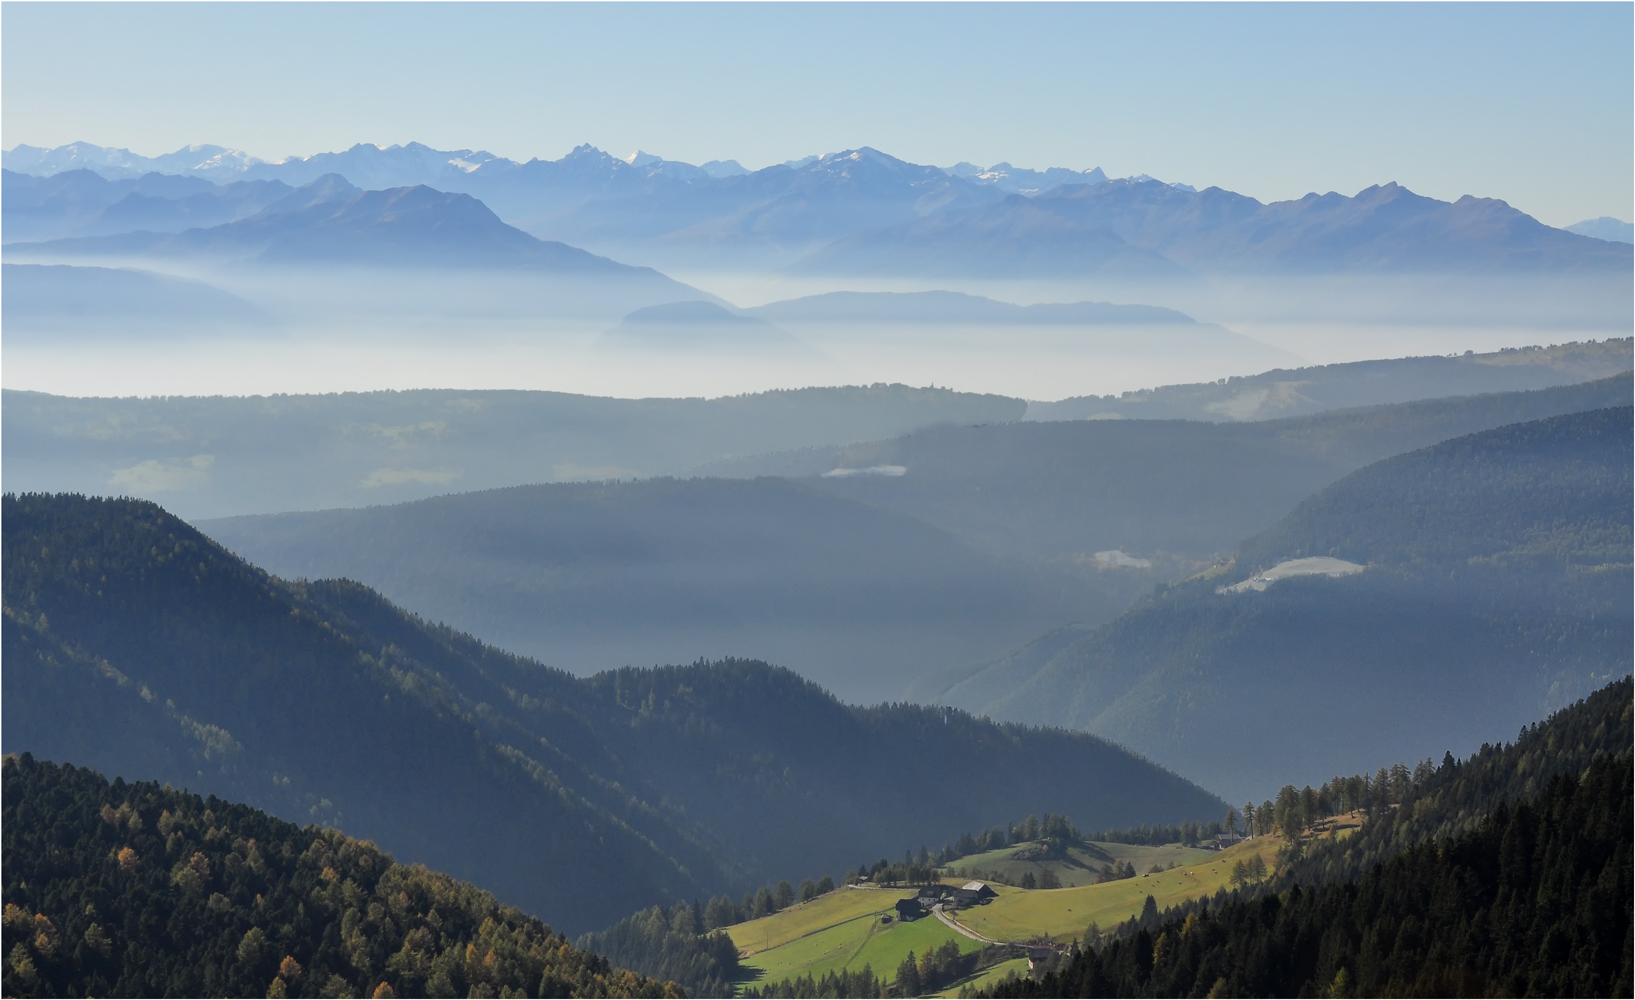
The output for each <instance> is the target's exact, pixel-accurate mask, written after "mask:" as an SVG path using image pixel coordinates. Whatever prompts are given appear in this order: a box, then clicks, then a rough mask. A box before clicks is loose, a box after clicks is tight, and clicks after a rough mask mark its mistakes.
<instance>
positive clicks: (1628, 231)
mask: <svg viewBox="0 0 1635 1000" xmlns="http://www.w3.org/2000/svg"><path fill="white" fill-rule="evenodd" d="M1567 232H1569V233H1577V234H1578V235H1580V236H1593V237H1595V238H1596V239H1598V240H1607V241H1608V242H1612V243H1635V223H1629V222H1624V221H1623V220H1622V219H1614V218H1612V217H1611V216H1609V215H1603V216H1601V217H1600V218H1599V219H1585V220H1584V221H1583V222H1575V223H1573V224H1572V225H1570V226H1568V227H1567Z"/></svg>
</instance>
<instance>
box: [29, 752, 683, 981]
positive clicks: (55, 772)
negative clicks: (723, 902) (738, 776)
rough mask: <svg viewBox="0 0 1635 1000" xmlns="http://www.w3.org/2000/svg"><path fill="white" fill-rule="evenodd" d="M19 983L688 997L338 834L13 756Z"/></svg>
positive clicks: (485, 896)
mask: <svg viewBox="0 0 1635 1000" xmlns="http://www.w3.org/2000/svg"><path fill="white" fill-rule="evenodd" d="M4 780H5V825H4V829H5V854H6V875H5V947H6V951H7V956H8V957H7V961H6V966H5V986H4V989H5V993H6V995H7V996H34V997H58V996H64V997H67V996H195V997H203V996H214V997H235V996H236V997H245V996H251V997H253V996H268V997H284V996H290V997H302V996H323V997H356V996H374V997H409V996H459V995H461V994H462V993H465V994H467V995H470V994H477V995H479V996H481V995H500V996H541V997H679V996H683V995H684V994H683V993H682V992H681V990H680V989H679V988H678V987H677V986H676V985H675V984H673V983H668V984H667V983H663V982H658V981H654V980H652V979H648V978H646V977H643V976H639V975H636V974H635V973H631V972H626V971H624V970H620V969H614V968H612V967H611V966H610V965H609V964H608V962H607V960H606V959H602V958H598V957H597V956H595V955H592V954H590V953H588V952H585V951H582V950H580V949H576V948H574V947H573V946H572V945H570V944H569V943H568V941H567V940H566V939H565V938H563V937H562V936H561V935H560V934H555V933H553V932H552V931H551V928H549V927H547V926H545V925H544V924H542V923H540V921H539V920H538V919H537V918H534V917H530V916H528V915H527V914H524V913H523V912H521V911H520V910H517V909H516V908H515V907H510V906H505V905H502V904H501V903H500V902H499V901H498V900H496V899H495V898H494V897H493V895H491V894H490V893H487V892H484V891H482V890H481V889H478V888H477V887H476V886H473V885H470V884H468V883H464V882H460V881H459V880H457V879H452V878H449V877H448V876H447V875H442V874H439V873H437V872H432V871H428V870H426V869H425V868H424V867H421V866H419V865H400V864H397V863H396V862H395V861H394V860H393V859H392V857H391V856H390V855H388V854H386V853H384V852H383V851H381V850H380V849H379V848H378V847H376V846H375V845H373V844H371V843H368V842H366V841H358V840H354V839H353V838H351V837H348V836H346V835H345V834H343V833H341V832H340V831H338V830H329V829H320V828H319V827H317V826H312V825H309V826H306V827H304V828H303V827H298V826H295V825H294V824H291V823H286V822H283V821H282V820H277V819H274V818H273V817H271V816H268V815H267V814H266V813H264V812H261V811H260V810H257V809H252V808H250V807H248V806H243V805H237V804H234V803H230V802H225V801H223V800H221V799H218V798H216V797H215V796H211V797H209V798H208V799H204V798H200V797H199V796H197V795H191V794H188V793H187V792H183V791H178V790H176V789H173V788H170V787H168V786H166V787H163V788H161V787H160V786H159V785H158V784H156V783H154V782H151V781H149V782H133V783H126V782H125V781H122V780H115V781H114V782H113V784H111V785H110V784H109V783H108V781H107V780H106V779H105V778H103V777H102V776H101V775H99V774H96V773H95V772H93V771H90V770H89V769H86V768H75V767H73V766H71V765H62V766H59V765H56V764H52V763H48V762H45V761H38V760H35V759H34V758H33V757H32V756H31V755H28V754H23V755H21V756H11V755H8V756H7V757H6V758H5V763H4Z"/></svg>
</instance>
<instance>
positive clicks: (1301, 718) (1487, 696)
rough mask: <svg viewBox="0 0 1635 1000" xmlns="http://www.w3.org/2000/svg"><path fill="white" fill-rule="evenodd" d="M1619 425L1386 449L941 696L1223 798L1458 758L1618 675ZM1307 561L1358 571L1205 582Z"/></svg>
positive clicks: (1623, 653) (1626, 446)
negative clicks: (1212, 558)
mask: <svg viewBox="0 0 1635 1000" xmlns="http://www.w3.org/2000/svg"><path fill="white" fill-rule="evenodd" d="M1630 424H1631V415H1630V410H1629V408H1628V407H1620V408H1614V409H1605V410H1593V411H1589V412H1584V413H1577V414H1570V415H1566V416H1561V417H1553V418H1548V419H1545V420H1540V421H1536V422H1532V423H1526V424H1517V425H1510V426H1505V427H1500V428H1497V429H1494V430H1491V431H1485V432H1482V433H1479V434H1475V435H1472V436H1469V437H1463V438H1455V439H1453V440H1450V441H1446V442H1443V443H1441V444H1438V445H1435V446H1433V447H1430V448H1426V449H1423V450H1420V451H1415V452H1411V453H1408V454H1404V455H1399V456H1397V457H1394V458H1390V459H1386V460H1385V461H1383V462H1380V463H1378V464H1376V465H1371V466H1369V467H1367V468H1365V469H1362V470H1360V471H1358V472H1356V473H1354V474H1352V475H1351V476H1348V477H1347V478H1345V479H1343V480H1341V481H1339V482H1337V483H1335V484H1334V485H1332V486H1330V487H1329V488H1327V489H1326V490H1324V491H1322V492H1321V493H1319V494H1317V495H1316V496H1315V497H1313V498H1311V499H1309V500H1307V501H1306V502H1305V503H1303V504H1301V505H1300V506H1299V507H1297V508H1296V510H1295V511H1294V512H1293V513H1292V514H1290V515H1289V516H1288V517H1287V518H1285V519H1284V520H1283V521H1281V522H1280V523H1279V524H1277V525H1275V526H1274V527H1272V528H1271V529H1270V530H1268V531H1267V532H1266V533H1264V534H1263V535H1261V536H1259V537H1257V538H1255V539H1252V540H1251V541H1249V542H1247V543H1245V545H1244V547H1243V550H1242V551H1241V552H1240V553H1239V556H1238V559H1237V561H1236V562H1235V563H1233V564H1232V565H1231V566H1230V567H1229V568H1228V569H1227V571H1226V572H1225V573H1224V574H1218V575H1213V576H1210V577H1206V578H1201V579H1197V580H1193V581H1189V582H1187V583H1184V584H1181V585H1179V586H1176V587H1173V588H1170V589H1169V590H1168V591H1167V592H1162V593H1158V594H1155V595H1154V596H1153V597H1152V598H1151V599H1149V600H1146V601H1143V602H1141V603H1139V604H1138V605H1136V606H1135V607H1134V608H1132V609H1131V610H1130V611H1128V612H1126V613H1125V615H1123V616H1122V617H1121V618H1120V619H1118V620H1117V621H1115V622H1113V623H1110V624H1108V625H1105V626H1102V627H1100V628H1085V627H1075V628H1072V629H1066V630H1063V631H1061V632H1058V633H1056V634H1054V635H1051V636H1048V637H1046V638H1044V639H1042V640H1040V641H1038V642H1036V643H1034V644H1032V645H1030V646H1028V647H1026V648H1024V649H1022V650H1019V651H1018V652H1016V653H1015V654H1013V655H1012V656H1011V657H1008V658H1006V659H1004V660H1001V661H998V662H997V663H995V664H994V665H992V666H991V667H989V668H987V669H986V670H984V671H980V672H977V673H975V674H974V675H972V676H970V677H968V678H967V679H965V680H964V681H962V682H961V683H957V684H955V685H954V686H953V687H952V688H951V689H949V690H948V691H946V692H945V694H944V696H943V697H944V699H945V700H946V702H947V703H950V704H956V705H964V706H967V707H969V708H971V709H973V710H976V711H981V712H985V713H988V714H991V715H993V716H995V717H998V718H1010V719H1027V720H1029V721H1033V722H1038V723H1045V724H1054V725H1065V726H1071V727H1082V728H1085V729H1088V730H1090V731H1092V732H1097V733H1100V734H1102V735H1105V736H1108V737H1109V738H1112V739H1117V740H1120V741H1123V742H1125V743H1126V744H1127V745H1129V746H1132V747H1135V748H1136V749H1138V750H1140V751H1141V752H1143V753H1146V754H1148V755H1150V756H1152V757H1153V758H1154V759H1156V760H1159V761H1161V762H1164V763H1166V764H1168V765H1169V766H1172V767H1177V768H1180V769H1182V770H1184V771H1186V772H1187V773H1189V774H1194V775H1198V776H1201V777H1202V778H1203V779H1204V780H1206V781H1209V782H1212V783H1214V784H1215V785H1217V786H1218V787H1220V788H1222V789H1223V791H1224V792H1225V793H1226V794H1227V795H1228V796H1230V797H1233V798H1239V797H1243V796H1245V795H1250V796H1258V795H1260V794H1263V792H1262V790H1263V789H1265V788H1268V787H1271V786H1273V785H1276V784H1281V783H1284V782H1287V781H1291V780H1292V781H1295V782H1296V783H1297V784H1298V783H1301V782H1311V783H1313V784H1316V783H1317V782H1319V781H1321V780H1324V775H1329V774H1332V773H1343V772H1344V771H1345V770H1346V768H1347V767H1349V766H1351V765H1350V764H1348V762H1351V761H1356V760H1360V759H1383V758H1385V757H1387V756H1408V755H1411V756H1414V757H1420V756H1430V755H1434V754H1439V753H1440V752H1441V751H1442V750H1444V749H1450V748H1451V749H1453V750H1455V751H1456V752H1458V751H1465V750H1469V749H1470V748H1472V747H1474V746H1476V745H1477V744H1478V743H1480V742H1485V741H1487V740H1488V739H1490V738H1491V736H1490V734H1491V733H1493V732H1495V731H1505V730H1507V729H1514V728H1515V727H1516V726H1519V725H1523V724H1525V723H1526V722H1527V721H1529V720H1530V719H1533V718H1536V717H1537V716H1539V715H1540V714H1542V713H1543V712H1544V711H1546V710H1548V709H1549V708H1551V707H1556V706H1560V705H1563V704H1565V703H1567V702H1569V701H1571V700H1572V699H1574V698H1577V697H1581V696H1582V695H1584V694H1586V693H1588V692H1589V691H1590V690H1593V689H1594V688H1596V687H1599V686H1601V685H1603V684H1605V683H1607V682H1608V681H1609V680H1612V679H1616V678H1617V677H1620V676H1627V675H1628V674H1629V672H1630V645H1631V641H1632V638H1635V637H1632V634H1631V629H1630V621H1629V615H1628V608H1629V603H1630V600H1631V596H1632V595H1631V589H1630V560H1631V551H1630V528H1629V524H1630V516H1631V507H1630V502H1631V501H1630V493H1631V486H1630V482H1631V480H1630V476H1631V461H1630V440H1631V439H1630ZM1313 555H1321V556H1329V557H1336V558H1344V559H1348V560H1352V561H1355V562H1358V563H1362V564H1365V565H1366V566H1367V569H1366V570H1364V571H1363V572H1361V573H1359V574H1356V575H1353V576H1348V577H1344V578H1340V579H1328V578H1324V577H1321V576H1317V577H1306V578H1299V577H1297V578H1293V579H1285V580H1282V581H1280V582H1275V583H1273V584H1271V585H1270V586H1269V587H1267V588H1266V589H1265V590H1264V591H1263V592H1255V591H1252V590H1251V591H1247V592H1241V593H1225V592H1220V591H1219V590H1218V588H1219V587H1221V586H1222V585H1223V584H1230V583H1233V582H1235V581H1237V580H1240V579H1246V578H1248V577H1249V576H1251V575H1252V574H1255V573H1259V572H1261V571H1262V570H1263V569H1265V568H1266V567H1268V566H1270V565H1272V564H1274V563H1276V562H1278V561H1280V560H1286V559H1290V558H1296V557H1306V556H1313ZM1291 747H1298V752H1297V753H1296V752H1293V751H1291ZM1296 772H1298V773H1296Z"/></svg>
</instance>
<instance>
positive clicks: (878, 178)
mask: <svg viewBox="0 0 1635 1000" xmlns="http://www.w3.org/2000/svg"><path fill="white" fill-rule="evenodd" d="M3 162H4V164H5V168H6V169H7V170H8V171H13V172H18V173H29V174H35V175H41V176H50V175H57V174H61V173H64V172H70V171H74V170H85V171H92V172H97V173H99V174H100V175H101V176H104V177H107V178H112V179H115V181H116V182H117V183H119V184H132V183H137V182H140V183H143V184H148V185H149V187H152V186H153V183H154V182H151V181H149V180H147V179H146V177H145V176H144V174H143V173H142V172H143V171H147V172H149V173H151V172H154V171H158V172H162V173H167V174H180V175H184V176H186V177H188V178H189V179H192V180H198V179H200V178H208V179H210V180H213V181H229V182H254V181H265V182H274V181H276V182H280V183H282V184H285V185H290V186H292V187H294V186H304V185H307V184H310V183H313V182H314V181H317V180H318V179H319V178H320V177H323V176H325V175H328V174H337V175H340V176H343V177H345V178H346V179H347V181H348V182H350V183H351V184H354V185H357V186H359V187H362V188H368V189H371V190H392V189H396V188H400V187H416V186H425V187H430V188H432V189H434V190H438V191H443V192H448V193H462V194H469V195H471V196H472V197H475V198H478V199H481V200H482V201H483V202H484V203H485V204H486V205H488V206H489V207H490V208H492V209H493V211H494V212H495V213H497V215H498V216H499V217H500V218H503V219H504V220H506V221H507V222H508V223H510V224H512V225H514V226H516V227H518V228H520V229H523V230H525V231H527V232H529V233H532V234H534V235H535V236H538V237H541V238H543V239H547V240H555V241H561V242H565V243H568V244H571V245H573V246H578V247H586V248H589V249H591V250H594V251H596V252H597V253H601V254H611V255H613V256H615V257H619V258H621V259H627V260H641V261H644V262H648V263H653V264H657V265H660V266H674V265H677V264H686V265H688V266H692V267H703V268H733V269H742V268H755V269H760V270H765V269H767V268H769V267H789V268H792V269H793V270H795V271H797V272H799V273H806V274H830V275H842V276H852V275H880V274H893V275H912V276H949V277H955V276H960V277H989V278H1008V277H1018V276H1029V277H1084V276H1093V275H1101V276H1107V277H1122V278H1142V279H1165V280H1173V279H1183V278H1186V277H1187V276H1189V275H1195V274H1358V273H1366V274H1381V273H1388V274H1399V273H1422V272H1430V273H1450V274H1470V273H1489V272H1500V273H1518V272H1540V273H1551V274H1559V273H1588V274H1598V275H1599V274H1611V275H1615V276H1616V275H1619V274H1622V275H1624V276H1626V277H1627V273H1628V272H1629V270H1630V267H1631V255H1630V248H1629V246H1628V245H1627V244H1609V243H1608V241H1606V240H1605V239H1596V238H1592V237H1590V236H1579V235H1577V234H1576V233H1569V232H1566V231H1564V230H1559V229H1552V228H1550V227H1548V226H1544V225H1543V224H1541V223H1539V222H1537V221H1536V220H1534V219H1532V218H1531V217H1529V216H1527V215H1525V214H1523V213H1521V212H1518V211H1516V210H1515V209H1513V208H1511V207H1510V206H1508V205H1506V204H1505V203H1504V202H1501V201H1496V200H1494V199H1486V198H1475V197H1468V196H1467V197H1465V198H1461V199H1460V200H1459V201H1457V202H1454V203H1448V202H1442V201H1437V200H1434V199H1430V198H1424V197H1420V196H1418V195H1414V194H1413V193H1412V192H1409V191H1408V190H1407V189H1405V188H1402V187H1400V186H1398V185H1396V184H1384V185H1380V186H1376V187H1370V188H1368V189H1366V190H1364V191H1362V192H1359V193H1358V194H1357V195H1356V196H1355V197H1345V196H1342V195H1339V194H1335V193H1332V192H1331V193H1329V194H1325V195H1317V194H1311V195H1307V196H1306V197H1305V198H1302V199H1299V200H1296V201H1288V202H1277V203H1273V204H1262V203H1260V202H1258V201H1256V200H1254V199H1252V198H1248V197H1245V196H1243V195H1238V194H1233V193H1232V192H1229V191H1223V190H1221V189H1219V188H1209V189H1207V190H1203V191H1195V190H1193V189H1192V188H1190V187H1188V186H1186V185H1176V184H1165V183H1162V182H1159V181H1154V180H1151V179H1149V178H1145V177H1139V178H1126V179H1123V180H1108V179H1107V178H1106V176H1105V174H1103V173H1102V172H1101V171H1099V170H1092V171H1082V172H1081V171H1070V170H1063V169H1059V168H1053V169H1050V170H1045V171H1028V170H1020V169H1018V168H1015V167H1012V166H1010V165H1009V164H996V165H995V166H994V167H992V168H989V169H986V170H983V169H980V168H977V167H975V166H973V165H970V164H960V165H958V166H956V167H953V168H950V169H947V170H944V169H940V168H937V167H931V166H922V165H917V164H912V163H908V162H905V161H903V160H899V159H897V158H895V157H892V156H889V155H887V154H885V153H882V152H880V151H878V150H875V149H870V148H867V147H862V148H859V149H854V150H844V151H841V152H838V153H832V154H828V155H824V156H820V157H811V158H808V159H806V160H800V161H792V162H791V163H789V164H780V165H777V166H772V167H766V168H764V169H761V170H757V171H753V172H741V171H740V170H735V169H732V168H730V167H727V166H725V165H724V164H721V163H714V164H712V165H711V167H712V169H708V170H706V169H704V168H702V167H697V166H693V165H691V164H686V163H679V162H676V161H672V160H664V159H662V158H658V157H652V156H648V155H646V154H641V155H636V156H633V157H630V158H628V159H620V158H617V157H614V156H610V155H608V154H607V153H604V152H602V151H600V150H597V149H594V148H593V147H590V146H580V147H578V148H576V149H574V150H573V151H572V152H570V153H568V154H567V155H566V156H564V157H562V158H561V159H559V160H539V159H534V160H530V161H528V162H526V163H517V162H515V161H512V160H507V159H503V158H500V157H495V156H492V155H491V154H488V153H484V152H479V151H472V150H452V151H451V150H433V149H431V148H429V147H426V146H423V145H420V144H417V143H411V144H409V145H406V146H392V147H389V148H386V149H381V148H378V147H376V146H372V145H358V146H354V147H352V148H351V149H349V150H346V151H344V152H340V153H321V154H317V155H315V156H311V157H306V158H292V159H288V160H284V161H281V162H278V163H271V162H263V161H256V160H254V159H253V158H249V157H245V156H243V155H242V154H234V153H232V152H231V151H227V150H222V149H219V148H217V147H190V149H188V150H183V151H179V152H178V153H176V154H170V155H168V156H166V157H159V158H154V159H151V160H146V159H143V158H141V157H136V156H134V155H133V154H130V153H129V151H126V150H107V149H101V148H99V147H91V146H88V145H86V144H83V143H80V144H73V145H72V146H69V147H61V148H59V149H57V150H43V149H38V148H35V147H26V146H19V147H16V148H14V149H13V150H11V151H8V152H7V153H5V154H4V160H3ZM228 186H229V187H232V186H233V185H232V184H229V185H228ZM13 188H15V189H16V190H17V192H18V195H17V197H18V200H19V201H18V207H17V212H18V216H17V217H18V218H19V219H25V218H26V219H27V223H26V226H25V228H24V229H23V230H21V232H23V233H25V234H28V236H29V238H37V237H40V236H42V235H44V234H45V233H47V232H48V231H50V230H51V227H52V226H57V227H58V229H59V230H62V234H63V235H66V231H67V230H69V229H73V228H74V227H78V228H79V230H81V231H85V232H92V231H96V232H108V231H111V227H113V226H116V225H119V224H121V220H122V219H136V218H153V219H156V220H158V221H159V222H161V223H163V224H170V225H173V224H175V219H177V218H179V217H180V216H182V215H184V214H186V213H185V212H184V211H183V210H182V209H180V208H164V207H162V206H153V205H147V204H145V203H141V202H134V203H132V204H130V205H126V206H125V207H123V208H120V209H119V210H118V211H115V210H114V209H115V206H116V205H120V204H123V202H120V201H109V202H108V203H107V204H106V205H103V206H102V207H101V208H100V209H95V210H93V209H90V208H84V207H76V206H75V205H72V204H70V203H69V201H71V199H68V200H65V199H64V198H62V197H58V198H57V200H55V201H53V200H52V198H53V197H54V196H53V195H52V194H51V193H50V190H49V188H50V186H49V185H42V184H40V183H39V182H37V181H31V182H26V183H25V182H21V181H18V182H15V183H14V182H13V180H12V179H11V178H8V181H7V194H6V210H7V212H8V216H7V218H8V224H9V220H10V219H11V215H10V213H11V212H12V211H13V209H12V199H13V195H12V194H11V191H12V189H13ZM133 190H134V189H133ZM130 193H132V192H125V194H123V195H122V196H121V197H122V198H123V197H128V196H129V194H130ZM136 193H141V194H142V195H143V197H153V195H150V194H147V193H145V192H136ZM268 196H269V195H264V194H252V192H250V191H249V190H244V191H235V192H233V193H232V194H231V195H217V196H212V197H215V198H216V199H217V201H216V202H210V203H209V204H208V205H204V206H202V207H193V208H190V209H188V211H192V212H195V213H198V214H200V215H201V217H202V216H204V215H208V214H209V212H211V211H213V212H216V213H217V214H218V215H219V214H221V213H227V214H232V212H234V211H236V209H234V208H232V207H231V206H232V205H238V204H245V205H248V204H250V203H252V202H254V201H255V199H256V198H261V197H268ZM101 197H103V198H104V199H106V197H107V194H106V193H105V194H103V195H102V196H101ZM187 197H188V198H190V199H195V200H196V199H198V198H199V194H198V192H192V193H190V194H188V195H187ZM222 199H225V201H222ZM191 204H192V203H191V202H190V205H191ZM207 209H208V211H207ZM53 213H55V218H56V221H52V219H53ZM1597 232H1598V233H1599V232H1600V231H1599V230H1598V231H1597Z"/></svg>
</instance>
